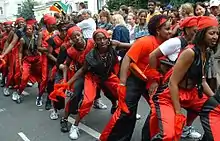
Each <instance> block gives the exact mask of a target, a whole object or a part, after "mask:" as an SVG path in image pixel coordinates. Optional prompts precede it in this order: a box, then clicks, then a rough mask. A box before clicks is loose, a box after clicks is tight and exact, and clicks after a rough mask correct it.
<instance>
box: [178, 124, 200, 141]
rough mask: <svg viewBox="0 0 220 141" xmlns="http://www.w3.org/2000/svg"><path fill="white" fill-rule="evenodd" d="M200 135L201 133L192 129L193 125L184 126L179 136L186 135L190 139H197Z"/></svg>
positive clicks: (184, 136)
mask: <svg viewBox="0 0 220 141" xmlns="http://www.w3.org/2000/svg"><path fill="white" fill-rule="evenodd" d="M201 136H202V135H201V134H200V133H199V132H197V131H196V130H195V129H194V127H192V126H185V127H184V128H183V133H182V135H181V137H183V138H186V137H188V138H191V139H199V138H201Z"/></svg>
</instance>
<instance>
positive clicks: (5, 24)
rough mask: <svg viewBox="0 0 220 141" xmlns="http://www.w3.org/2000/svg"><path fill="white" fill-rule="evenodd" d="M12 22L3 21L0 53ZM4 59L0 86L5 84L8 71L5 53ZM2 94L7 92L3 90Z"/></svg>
mask: <svg viewBox="0 0 220 141" xmlns="http://www.w3.org/2000/svg"><path fill="white" fill-rule="evenodd" d="M12 24H13V22H12V21H7V22H4V26H5V32H4V33H3V35H2V36H3V37H2V39H1V47H0V48H1V53H2V52H3V50H4V46H5V42H6V41H7V39H8V35H9V33H10V32H11V30H12ZM4 60H5V62H6V64H5V65H4V66H2V68H1V71H2V82H1V87H4V86H5V77H6V76H7V72H8V64H9V62H8V56H7V55H6V56H5V58H4ZM4 95H5V96H9V93H7V92H4Z"/></svg>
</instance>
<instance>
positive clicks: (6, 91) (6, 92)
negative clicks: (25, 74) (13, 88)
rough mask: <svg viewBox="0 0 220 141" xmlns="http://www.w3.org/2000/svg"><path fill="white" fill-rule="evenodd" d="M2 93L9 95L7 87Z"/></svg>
mask: <svg viewBox="0 0 220 141" xmlns="http://www.w3.org/2000/svg"><path fill="white" fill-rule="evenodd" d="M3 93H4V96H9V95H10V93H9V89H8V88H4V89H3Z"/></svg>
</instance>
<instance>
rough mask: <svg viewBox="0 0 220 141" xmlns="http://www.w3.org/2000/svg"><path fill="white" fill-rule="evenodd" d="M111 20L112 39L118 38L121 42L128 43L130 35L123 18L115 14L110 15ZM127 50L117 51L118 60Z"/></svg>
mask: <svg viewBox="0 0 220 141" xmlns="http://www.w3.org/2000/svg"><path fill="white" fill-rule="evenodd" d="M112 20H113V26H114V29H113V34H112V39H113V40H118V41H120V42H123V43H130V35H129V30H128V29H127V27H126V23H125V21H124V18H123V17H122V15H120V14H115V15H113V17H112ZM126 52H127V50H120V51H119V52H118V56H120V57H119V60H120V59H122V58H123V57H124V55H125V54H126Z"/></svg>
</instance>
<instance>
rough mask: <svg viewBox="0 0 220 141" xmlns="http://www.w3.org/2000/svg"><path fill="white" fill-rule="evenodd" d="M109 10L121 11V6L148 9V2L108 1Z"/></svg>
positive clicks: (143, 0) (144, 0) (131, 0)
mask: <svg viewBox="0 0 220 141" xmlns="http://www.w3.org/2000/svg"><path fill="white" fill-rule="evenodd" d="M107 5H108V8H109V9H110V10H111V11H113V10H119V7H120V6H121V5H127V6H133V7H135V8H146V7H147V0H108V1H107Z"/></svg>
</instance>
